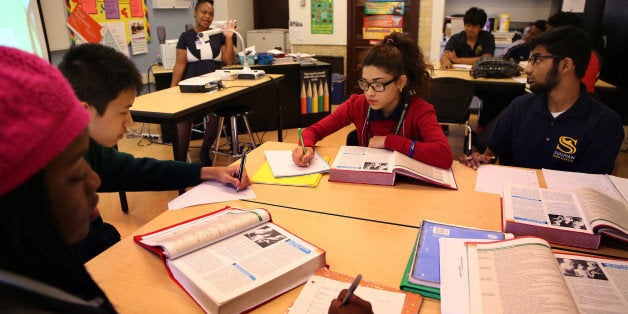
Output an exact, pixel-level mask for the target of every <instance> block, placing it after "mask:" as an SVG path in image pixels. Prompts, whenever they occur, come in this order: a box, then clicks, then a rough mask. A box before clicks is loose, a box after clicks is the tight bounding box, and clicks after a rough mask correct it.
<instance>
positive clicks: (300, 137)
mask: <svg viewBox="0 0 628 314" xmlns="http://www.w3.org/2000/svg"><path fill="white" fill-rule="evenodd" d="M297 133H298V134H299V141H301V147H303V155H305V153H306V152H307V151H306V150H305V143H303V132H301V128H298V129H297Z"/></svg>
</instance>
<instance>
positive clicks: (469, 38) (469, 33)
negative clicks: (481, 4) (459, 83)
mask: <svg viewBox="0 0 628 314" xmlns="http://www.w3.org/2000/svg"><path fill="white" fill-rule="evenodd" d="M463 21H464V31H462V32H460V33H458V34H454V35H452V36H451V38H449V40H448V41H447V44H446V45H445V50H444V51H443V55H442V56H441V57H440V68H441V69H451V68H453V64H454V63H461V64H474V63H475V62H476V61H478V60H479V59H480V57H482V56H492V55H493V54H494V53H495V37H493V35H492V34H491V33H489V32H487V31H485V30H482V28H484V24H486V12H484V10H482V9H479V8H476V7H472V8H470V9H469V10H467V12H465V14H464V18H463Z"/></svg>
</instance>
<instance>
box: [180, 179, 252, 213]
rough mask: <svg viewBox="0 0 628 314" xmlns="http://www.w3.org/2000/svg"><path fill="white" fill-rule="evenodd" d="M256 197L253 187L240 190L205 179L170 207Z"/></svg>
mask: <svg viewBox="0 0 628 314" xmlns="http://www.w3.org/2000/svg"><path fill="white" fill-rule="evenodd" d="M256 197H257V196H256V195H255V192H253V189H251V187H248V188H246V189H244V190H242V191H239V192H238V191H236V190H235V188H234V187H233V186H232V185H225V184H222V183H221V182H218V181H205V182H203V183H201V184H199V185H197V186H195V187H193V188H191V189H190V190H189V191H187V192H185V193H183V195H180V196H179V197H177V198H175V199H173V200H172V201H170V202H169V203H168V209H170V210H172V209H181V208H185V207H190V206H195V205H201V204H212V203H219V202H225V201H233V200H248V199H251V198H256Z"/></svg>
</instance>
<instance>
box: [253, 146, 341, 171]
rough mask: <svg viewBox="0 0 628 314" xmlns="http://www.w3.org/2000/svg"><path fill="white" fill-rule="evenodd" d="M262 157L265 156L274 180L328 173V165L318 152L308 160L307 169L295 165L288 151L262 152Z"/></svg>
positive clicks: (290, 152)
mask: <svg viewBox="0 0 628 314" xmlns="http://www.w3.org/2000/svg"><path fill="white" fill-rule="evenodd" d="M264 155H266V160H267V161H268V164H269V165H270V170H271V171H272V172H273V175H274V176H275V178H283V177H294V176H303V175H308V174H313V173H325V172H329V164H328V163H327V162H326V161H325V159H323V157H321V156H320V155H319V154H318V152H314V156H313V157H312V159H310V164H309V166H307V167H300V166H297V165H295V164H294V162H293V161H292V151H290V150H267V151H264Z"/></svg>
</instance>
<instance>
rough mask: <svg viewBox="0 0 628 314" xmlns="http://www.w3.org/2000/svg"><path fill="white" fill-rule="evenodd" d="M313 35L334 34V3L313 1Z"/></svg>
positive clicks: (325, 0)
mask: <svg viewBox="0 0 628 314" xmlns="http://www.w3.org/2000/svg"><path fill="white" fill-rule="evenodd" d="M311 11H312V23H311V25H312V34H333V33H334V1H333V0H312V2H311Z"/></svg>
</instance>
